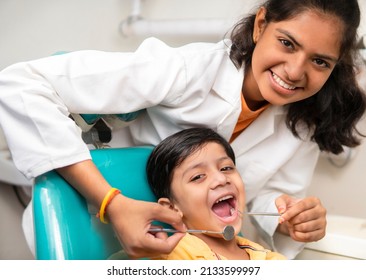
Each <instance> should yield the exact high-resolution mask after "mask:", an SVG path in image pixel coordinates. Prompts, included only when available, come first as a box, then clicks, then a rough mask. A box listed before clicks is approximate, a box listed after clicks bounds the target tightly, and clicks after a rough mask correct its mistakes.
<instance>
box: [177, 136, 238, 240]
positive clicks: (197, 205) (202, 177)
mask: <svg viewBox="0 0 366 280" xmlns="http://www.w3.org/2000/svg"><path fill="white" fill-rule="evenodd" d="M171 188H172V194H173V200H172V201H171V202H172V203H173V204H174V207H175V208H176V209H177V210H178V211H180V212H181V213H182V216H183V221H184V223H185V224H186V226H187V227H188V228H189V229H204V230H212V231H222V230H223V228H224V227H225V226H226V225H232V226H234V228H235V233H236V234H237V233H239V231H240V228H241V223H242V218H241V214H239V213H238V210H239V211H241V212H242V211H243V210H244V205H245V192H244V184H243V181H242V178H241V176H240V175H239V173H238V171H237V170H236V167H235V165H234V163H233V161H232V160H231V159H230V157H229V156H228V155H227V154H226V152H225V150H224V148H223V147H222V146H221V145H219V144H217V143H213V142H211V143H208V144H206V145H205V146H203V147H202V149H199V150H197V151H196V152H195V153H194V154H192V155H190V156H189V157H188V158H186V159H185V160H184V161H183V162H182V163H181V165H180V166H178V167H177V168H176V169H175V171H174V173H173V179H172V185H171Z"/></svg>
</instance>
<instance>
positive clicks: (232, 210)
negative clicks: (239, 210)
mask: <svg viewBox="0 0 366 280" xmlns="http://www.w3.org/2000/svg"><path fill="white" fill-rule="evenodd" d="M234 213H235V209H234V208H231V209H230V216H232V215H233V214H234Z"/></svg>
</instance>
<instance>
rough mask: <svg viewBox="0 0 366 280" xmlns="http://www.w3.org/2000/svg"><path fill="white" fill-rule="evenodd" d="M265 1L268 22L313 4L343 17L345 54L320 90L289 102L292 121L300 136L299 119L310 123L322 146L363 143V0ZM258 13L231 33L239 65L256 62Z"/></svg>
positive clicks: (338, 148)
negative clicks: (359, 63)
mask: <svg viewBox="0 0 366 280" xmlns="http://www.w3.org/2000/svg"><path fill="white" fill-rule="evenodd" d="M263 6H264V7H265V8H266V10H267V12H266V18H265V19H266V22H267V23H270V22H279V21H283V20H288V19H291V18H294V17H295V16H297V15H298V14H299V13H301V12H304V11H309V10H317V11H320V12H322V13H326V14H329V15H333V16H336V17H338V18H339V19H340V20H341V21H342V22H343V24H344V28H343V34H342V42H341V50H340V58H339V61H338V63H337V64H336V66H335V68H334V70H333V72H332V74H331V76H330V77H329V79H328V81H327V82H326V83H325V85H324V86H323V87H322V89H321V90H320V91H319V92H318V93H317V94H315V95H313V96H312V97H310V98H307V99H304V100H301V101H298V102H295V103H292V104H288V105H286V106H287V108H288V114H287V120H286V123H287V126H288V127H289V129H290V130H291V131H292V133H293V134H294V135H295V136H296V137H299V131H298V130H297V129H298V128H299V127H300V126H299V125H301V123H302V124H305V125H306V126H307V127H308V128H309V129H310V130H312V131H313V135H312V137H311V139H312V140H313V141H315V142H316V143H317V144H318V146H319V148H320V150H322V151H327V152H332V153H334V154H338V153H340V152H342V151H343V147H342V146H348V147H355V146H357V145H359V144H360V140H359V139H358V138H357V137H356V136H357V135H358V136H364V135H362V134H361V133H360V132H359V131H358V130H357V128H356V125H357V122H358V121H359V120H360V119H361V117H362V116H363V114H364V112H365V110H366V98H365V96H364V93H363V92H362V90H361V89H360V87H359V85H358V83H357V80H356V69H355V68H356V67H355V59H356V58H357V56H356V55H357V28H358V25H359V23H360V9H359V6H358V3H357V0H285V1H284V0H268V1H267V2H266V3H265V4H264V5H263ZM255 17H256V15H255V14H252V15H250V16H248V17H246V18H244V19H242V20H241V21H240V22H239V23H238V24H237V25H236V26H235V27H234V29H233V31H232V33H231V40H232V47H231V52H230V58H231V59H232V61H233V62H234V64H235V65H236V67H238V68H240V67H242V66H243V65H244V66H245V67H247V68H249V67H250V64H251V59H252V54H253V50H254V48H255V43H254V42H253V28H254V20H255ZM319 32H321V31H319Z"/></svg>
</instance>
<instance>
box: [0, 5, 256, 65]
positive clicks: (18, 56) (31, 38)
mask: <svg viewBox="0 0 366 280" xmlns="http://www.w3.org/2000/svg"><path fill="white" fill-rule="evenodd" d="M131 2H132V1H130V0H103V1H101V0H32V1H29V0H1V1H0V38H1V44H0V69H3V68H4V67H6V66H8V65H10V64H12V63H15V62H18V61H22V60H29V59H34V58H39V57H43V56H48V55H51V54H53V53H55V52H56V51H60V50H62V51H73V50H79V49H99V50H106V51H125V50H134V49H135V48H136V47H137V46H138V45H139V43H140V42H141V40H142V39H143V38H136V37H129V38H126V37H123V36H121V34H120V33H119V30H118V28H119V24H120V22H121V21H122V20H124V19H126V18H127V16H128V15H129V14H130V11H131ZM255 2H256V0H246V1H241V0H200V1H195V0H184V1H183V0H143V1H142V4H143V5H142V13H141V15H142V16H143V17H145V18H148V19H170V18H173V19H174V18H215V17H218V18H224V19H225V18H237V17H238V16H240V15H241V14H242V13H244V12H246V11H247V7H249V6H251V5H252V3H255ZM220 38H221V36H218V37H217V40H219V39H220ZM162 39H165V41H166V42H167V43H168V44H171V45H181V44H183V43H187V42H190V41H193V40H192V38H188V37H186V38H179V37H175V38H162ZM214 40H216V38H214Z"/></svg>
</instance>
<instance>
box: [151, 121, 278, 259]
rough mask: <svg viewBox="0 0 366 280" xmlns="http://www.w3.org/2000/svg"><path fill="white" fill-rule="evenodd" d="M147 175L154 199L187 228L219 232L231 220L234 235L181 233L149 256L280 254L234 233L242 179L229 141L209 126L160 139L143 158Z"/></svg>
mask: <svg viewBox="0 0 366 280" xmlns="http://www.w3.org/2000/svg"><path fill="white" fill-rule="evenodd" d="M147 176H148V181H149V184H150V186H151V188H152V190H153V192H154V194H155V195H156V197H157V198H158V202H159V203H160V204H162V205H164V206H166V207H168V208H170V209H174V210H175V211H177V212H178V213H179V214H180V215H181V216H182V219H183V222H184V223H185V225H186V226H187V228H188V229H204V230H209V231H214V232H222V230H223V228H224V227H225V226H227V225H231V226H233V227H234V229H235V235H236V236H235V238H234V239H232V240H225V239H224V238H223V236H222V234H215V233H214V234H212V233H210V234H208V233H204V234H202V233H192V234H191V233H187V234H186V235H185V237H183V239H182V240H181V241H180V242H179V244H178V245H177V246H176V248H175V249H174V250H173V251H172V252H171V253H170V254H168V255H161V256H159V257H156V258H155V259H168V260H179V259H182V260H183V259H184V260H214V259H219V260H225V259H231V260H239V259H242V260H249V259H250V260H273V259H285V257H284V256H282V255H281V254H279V253H276V252H271V251H269V250H266V249H264V248H263V247H262V246H260V245H259V244H256V243H254V242H251V241H249V240H247V239H245V238H243V237H240V236H237V235H238V234H239V232H240V229H241V225H242V215H241V213H242V212H243V211H244V208H245V191H244V184H243V181H242V178H241V176H240V175H239V173H238V171H237V170H236V167H235V155H234V152H233V150H232V148H231V146H230V144H229V143H228V142H227V141H226V140H225V139H224V138H222V137H221V136H220V135H219V134H217V133H216V132H214V131H213V130H211V129H208V128H190V129H186V130H182V131H180V132H178V133H175V134H173V135H171V136H170V137H168V138H166V139H165V140H163V141H162V142H161V143H160V144H159V145H157V146H156V147H155V149H154V150H153V152H152V154H151V156H150V158H149V160H148V163H147ZM154 234H160V235H165V234H166V233H164V232H158V233H154Z"/></svg>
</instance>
